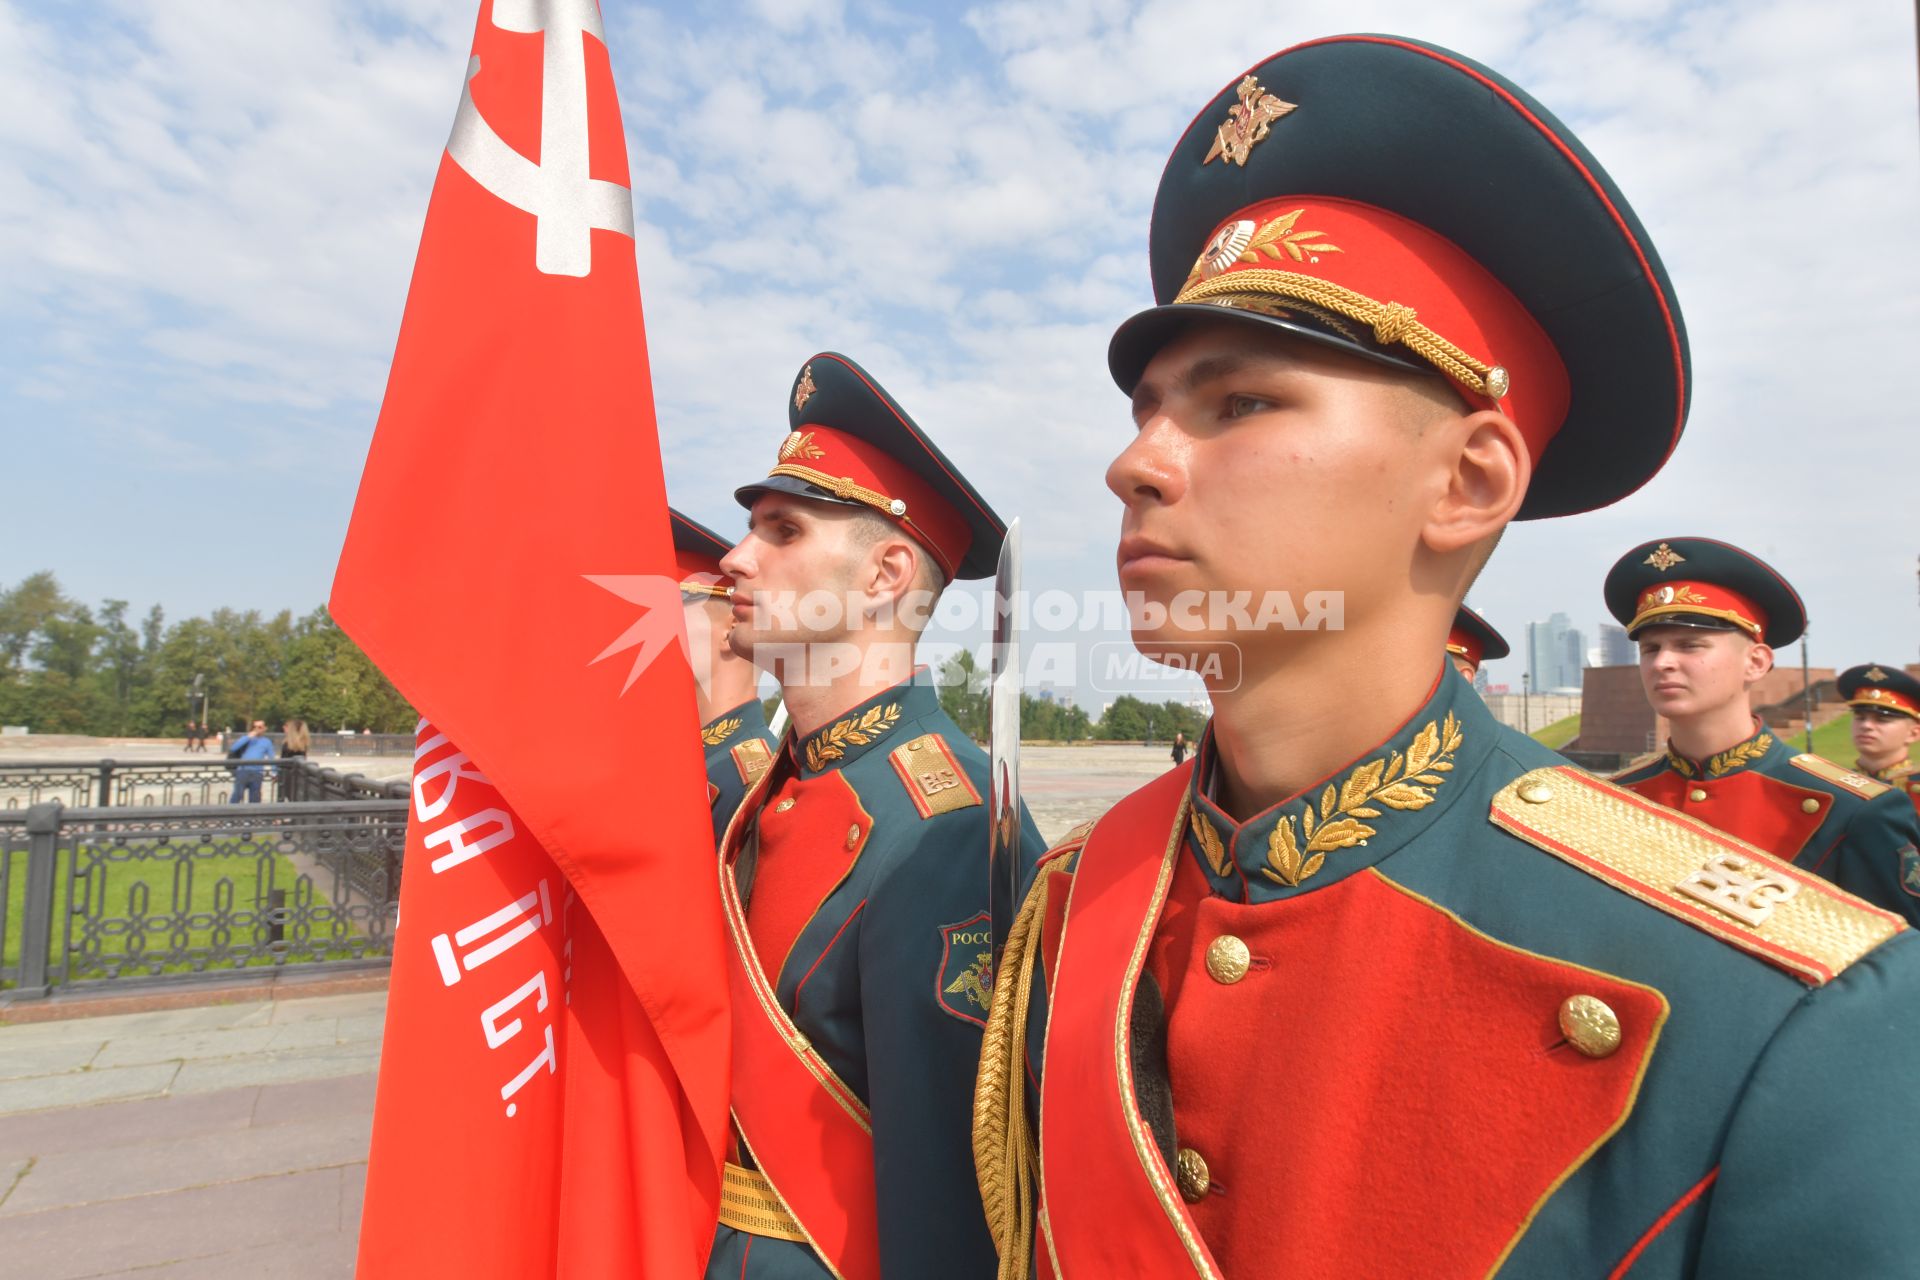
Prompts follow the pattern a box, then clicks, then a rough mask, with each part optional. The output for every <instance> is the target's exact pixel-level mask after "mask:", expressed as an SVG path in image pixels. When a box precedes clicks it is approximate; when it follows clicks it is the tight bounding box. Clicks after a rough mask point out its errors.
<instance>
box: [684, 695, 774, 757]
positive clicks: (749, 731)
mask: <svg viewBox="0 0 1920 1280" xmlns="http://www.w3.org/2000/svg"><path fill="white" fill-rule="evenodd" d="M766 734H767V712H766V708H764V707H762V706H761V705H760V699H758V698H748V699H747V700H746V701H745V702H743V703H741V704H740V705H739V706H737V707H728V708H727V709H726V710H725V711H722V712H721V713H720V714H719V715H717V716H715V717H714V718H713V719H711V720H709V721H707V722H706V723H705V724H703V725H701V726H700V742H701V744H702V745H704V746H705V747H706V748H707V750H709V751H711V750H713V749H714V748H715V747H726V746H731V745H732V744H733V743H736V742H742V741H745V740H746V739H748V738H759V737H765V736H766Z"/></svg>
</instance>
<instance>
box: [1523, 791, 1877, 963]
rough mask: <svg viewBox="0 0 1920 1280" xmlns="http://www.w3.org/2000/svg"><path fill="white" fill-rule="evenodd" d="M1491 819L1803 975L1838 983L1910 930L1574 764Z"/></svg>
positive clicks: (1626, 890) (1731, 838) (1615, 884)
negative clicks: (1860, 962) (1881, 947)
mask: <svg viewBox="0 0 1920 1280" xmlns="http://www.w3.org/2000/svg"><path fill="white" fill-rule="evenodd" d="M1489 817H1490V818H1491V820H1492V821H1493V823H1494V825H1495V826H1498V827H1500V828H1501V829H1502V830H1504V831H1507V832H1510V833H1511V834H1513V835H1515V836H1518V837H1519V838H1520V839H1522V840H1524V841H1526V842H1527V843H1528V844H1530V845H1533V846H1534V847H1535V848H1537V849H1544V850H1545V851H1546V852H1548V853H1551V854H1552V855H1554V856H1555V857H1556V858H1560V859H1561V860H1563V861H1565V862H1569V863H1571V864H1573V865H1574V866H1576V867H1579V868H1580V869H1581V870H1582V871H1585V872H1587V873H1588V874H1589V875H1593V876H1597V877H1598V878H1600V879H1602V880H1604V881H1606V882H1607V883H1608V884H1610V885H1612V886H1613V887H1614V888H1616V889H1619V890H1621V891H1622V892H1623V893H1628V894H1631V895H1632V896H1633V897H1636V898H1638V899H1640V900H1641V901H1642V902H1645V903H1648V904H1650V905H1652V906H1655V907H1658V908H1659V909H1660V910H1662V911H1664V912H1666V913H1667V914H1668V915H1670V916H1676V917H1678V918H1679V919H1681V920H1684V921H1686V922H1687V923H1688V924H1691V925H1693V926H1694V927H1695V928H1697V929H1701V930H1703V931H1705V932H1707V933H1710V934H1712V935H1713V936H1714V937H1716V938H1719V939H1720V940H1721V941H1723V942H1726V943H1729V944H1731V945H1733V946H1735V947H1738V948H1740V949H1741V950H1742V951H1745V952H1748V953H1749V954H1751V955H1755V956H1759V957H1760V958H1761V959H1763V960H1765V961H1767V962H1768V963H1770V964H1773V965H1776V966H1778V967H1779V968H1782V969H1785V970H1786V971H1787V972H1789V973H1791V974H1793V975H1794V976H1796V977H1798V978H1799V979H1800V980H1801V981H1802V982H1805V983H1807V984H1808V985H1809V986H1816V987H1817V986H1820V985H1822V984H1823V983H1826V982H1830V981H1832V980H1833V979H1834V978H1835V977H1836V976H1838V975H1839V974H1840V973H1841V972H1842V971H1844V970H1845V969H1846V968H1847V966H1849V965H1851V964H1852V963H1853V962H1854V961H1856V960H1858V959H1860V957H1862V956H1864V955H1866V954H1867V953H1868V952H1869V951H1871V950H1873V949H1874V948H1875V947H1877V946H1879V945H1880V944H1881V943H1883V942H1885V941H1886V940H1887V939H1888V938H1891V937H1892V936H1893V935H1894V934H1896V933H1899V932H1900V931H1901V930H1902V929H1904V928H1906V925H1905V923H1904V922H1903V921H1902V920H1901V919H1900V917H1899V916H1897V915H1894V914H1893V913H1892V912H1890V911H1882V910H1880V909H1879V908H1878V907H1872V906H1868V905H1867V904H1866V903H1864V902H1862V901H1860V900H1859V899H1858V898H1856V897H1854V896H1853V895H1852V894H1850V893H1848V892H1846V891H1845V890H1844V889H1841V888H1839V887H1838V886H1836V885H1833V884H1829V883H1828V882H1827V881H1825V880H1822V879H1821V878H1820V877H1818V876H1815V875H1812V874H1809V873H1808V872H1805V871H1802V870H1800V869H1799V868H1798V867H1795V866H1793V865H1792V864H1790V863H1787V862H1783V861H1781V860H1780V859H1778V858H1775V857H1774V856H1772V855H1771V854H1769V853H1766V852H1763V851H1762V850H1760V849H1757V848H1755V847H1754V846H1753V845H1750V844H1748V843H1746V842H1745V841H1744V840H1740V839H1737V838H1735V837H1734V836H1730V835H1728V834H1727V833H1726V832H1724V831H1721V830H1719V829H1718V828H1716V827H1711V826H1708V825H1707V824H1706V823H1704V822H1701V821H1699V820H1698V819H1696V818H1692V817H1689V816H1688V815H1686V814H1683V813H1678V812H1675V811H1674V810H1672V809H1668V808H1665V807H1664V806H1662V805H1658V804H1654V803H1653V802H1651V801H1649V800H1645V799H1642V798H1641V797H1640V796H1638V795H1635V794H1634V793H1633V792H1631V791H1627V790H1625V789H1623V788H1620V787H1616V786H1614V785H1612V784H1611V783H1608V782H1603V781H1601V780H1600V779H1598V778H1595V777H1592V776H1590V775H1588V774H1585V773H1582V772H1580V771H1579V770H1577V769H1575V768H1573V767H1572V766H1571V765H1562V766H1559V767H1557V768H1548V769H1535V770H1534V771H1533V772H1531V773H1527V774H1523V775H1521V776H1520V777H1519V778H1516V779H1515V780H1514V781H1512V782H1510V783H1508V784H1507V785H1506V786H1505V787H1503V788H1501V790H1500V792H1499V793H1498V794H1497V795H1495V796H1494V798H1493V807H1492V810H1491V812H1490V814H1489Z"/></svg>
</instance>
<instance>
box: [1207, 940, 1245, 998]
mask: <svg viewBox="0 0 1920 1280" xmlns="http://www.w3.org/2000/svg"><path fill="white" fill-rule="evenodd" d="M1252 963H1253V952H1251V951H1249V950H1247V944H1246V943H1244V942H1242V941H1240V939H1238V938H1236V937H1234V936H1233V935H1232V934H1230V933H1223V934H1221V935H1220V936H1219V937H1217V938H1215V939H1214V940H1213V941H1212V942H1211V943H1209V944H1208V945H1207V973H1208V975H1209V976H1211V977H1212V978H1213V980H1214V981H1215V982H1218V983H1220V984H1221V985H1222V986H1227V987H1230V986H1232V985H1233V984H1234V983H1236V982H1238V981H1240V979H1242V978H1244V977H1246V976H1247V967H1248V966H1249V965H1251V964H1252Z"/></svg>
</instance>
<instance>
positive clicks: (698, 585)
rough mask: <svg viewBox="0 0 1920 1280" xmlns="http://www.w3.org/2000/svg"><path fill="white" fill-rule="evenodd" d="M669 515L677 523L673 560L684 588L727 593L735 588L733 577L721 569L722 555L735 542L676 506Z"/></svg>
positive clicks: (693, 592) (701, 593)
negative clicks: (690, 517)
mask: <svg viewBox="0 0 1920 1280" xmlns="http://www.w3.org/2000/svg"><path fill="white" fill-rule="evenodd" d="M667 519H668V521H669V522H670V523H671V524H672V525H673V561H674V567H675V568H676V569H677V570H678V571H679V574H680V590H681V591H683V592H685V593H686V594H688V595H696V596H724V595H726V594H727V593H728V592H729V591H731V590H732V589H733V579H732V578H729V577H728V576H727V575H726V574H725V573H723V572H721V569H720V558H721V557H722V556H724V555H726V554H727V552H729V551H731V550H733V544H732V543H731V542H728V541H727V540H726V539H725V538H723V537H721V536H720V535H719V534H717V533H715V532H714V531H713V530H711V529H709V528H707V526H705V525H703V524H701V523H700V522H699V521H697V520H692V519H689V518H688V517H687V516H685V515H684V514H682V513H681V512H679V511H676V510H674V509H673V508H672V507H668V508H667Z"/></svg>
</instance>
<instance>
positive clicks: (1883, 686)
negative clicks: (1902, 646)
mask: <svg viewBox="0 0 1920 1280" xmlns="http://www.w3.org/2000/svg"><path fill="white" fill-rule="evenodd" d="M1834 684H1835V685H1836V686H1838V687H1839V690H1840V696H1841V697H1843V698H1845V699H1846V700H1847V705H1848V706H1850V707H1879V708H1880V709H1881V710H1883V711H1894V712H1898V713H1899V714H1901V715H1903V716H1911V717H1913V718H1914V719H1915V720H1920V680H1915V679H1914V678H1913V677H1912V676H1910V675H1908V674H1907V673H1906V672H1905V671H1903V670H1902V669H1901V668H1900V667H1898V666H1896V665H1894V664H1892V663H1879V662H1869V663H1868V664H1867V665H1866V666H1864V667H1848V668H1847V669H1846V670H1845V671H1842V672H1841V673H1840V678H1839V679H1837V680H1835V681H1834Z"/></svg>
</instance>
